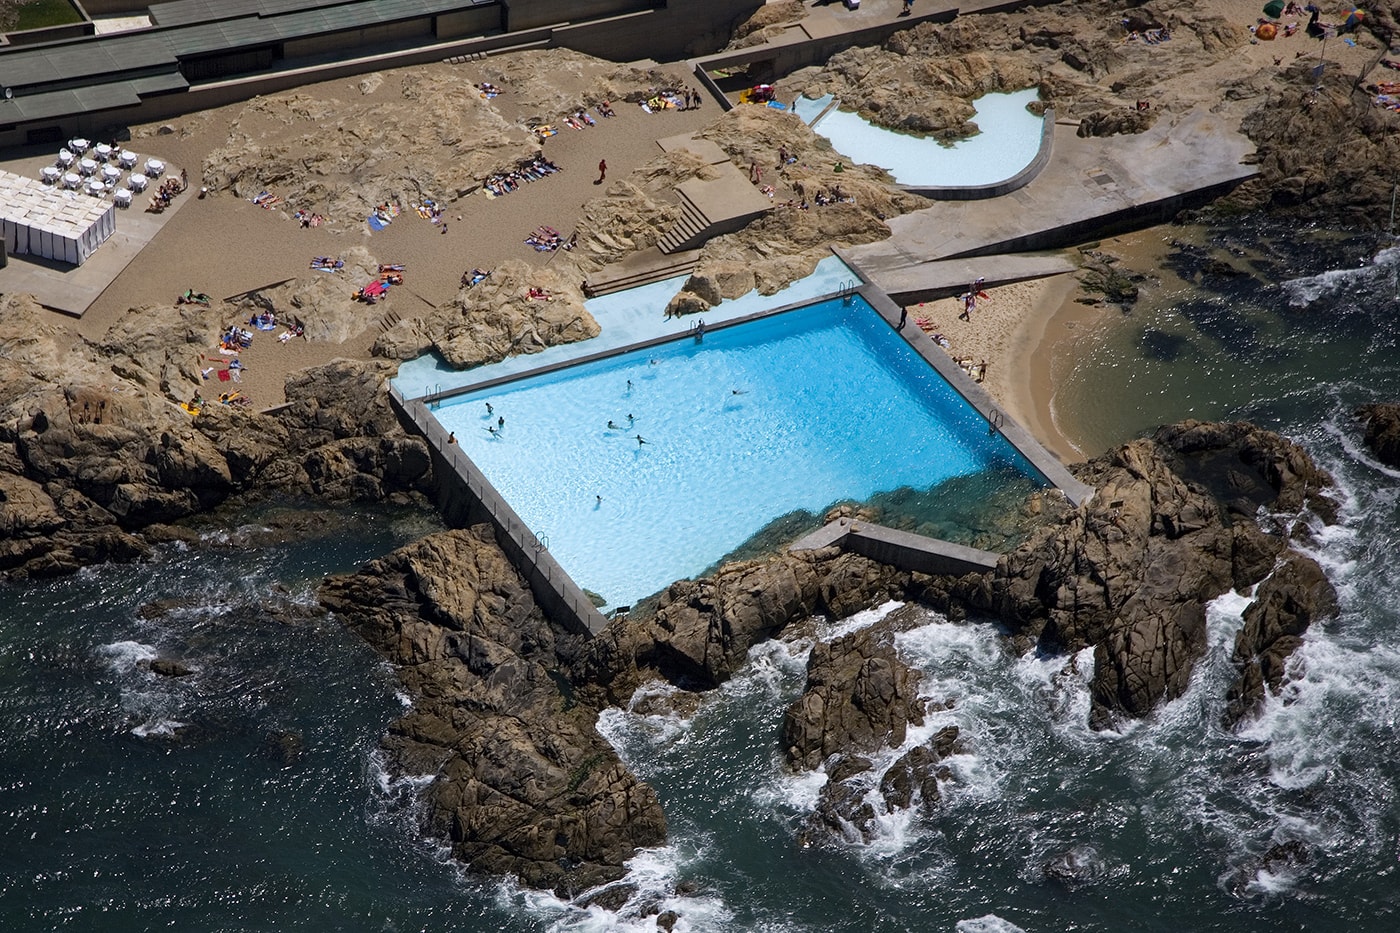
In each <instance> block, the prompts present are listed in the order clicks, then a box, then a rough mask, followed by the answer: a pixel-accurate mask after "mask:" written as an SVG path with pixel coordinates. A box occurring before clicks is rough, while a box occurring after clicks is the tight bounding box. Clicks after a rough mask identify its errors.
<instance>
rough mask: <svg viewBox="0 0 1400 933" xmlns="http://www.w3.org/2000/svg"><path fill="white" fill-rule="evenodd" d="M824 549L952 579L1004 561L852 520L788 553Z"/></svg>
mask: <svg viewBox="0 0 1400 933" xmlns="http://www.w3.org/2000/svg"><path fill="white" fill-rule="evenodd" d="M824 547H839V548H841V549H842V550H843V551H850V552H852V553H855V554H860V555H862V556H864V557H868V558H870V559H871V560H877V561H879V562H880V563H882V564H889V565H890V566H891V567H898V568H899V569H900V570H910V571H915V572H917V573H927V574H933V575H937V576H952V577H960V576H962V575H963V574H968V573H986V572H987V571H989V570H994V569H996V565H997V561H998V560H1000V558H1001V555H999V554H994V553H992V552H991V551H980V550H978V549H977V548H972V547H967V546H966V545H963V544H954V543H953V542H952V541H944V540H942V539H940V538H926V537H924V536H923V535H916V534H911V533H910V532H907V531H898V530H896V529H894V528H886V527H884V526H883V525H873V524H871V523H869V522H857V521H852V520H851V519H849V518H842V519H838V520H836V521H834V522H832V523H830V524H829V525H824V526H823V527H821V528H818V529H817V530H816V531H814V532H812V533H811V534H809V535H807V536H806V537H804V538H802V539H801V540H799V541H797V542H795V543H794V544H793V545H792V546H791V547H789V548H788V550H790V551H811V550H818V549H820V548H824Z"/></svg>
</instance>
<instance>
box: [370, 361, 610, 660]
mask: <svg viewBox="0 0 1400 933" xmlns="http://www.w3.org/2000/svg"><path fill="white" fill-rule="evenodd" d="M389 398H390V400H391V401H392V403H393V405H394V408H395V410H396V411H397V412H398V414H399V419H400V421H401V422H402V423H403V425H404V428H405V429H406V430H409V431H411V432H413V433H414V434H418V435H419V436H421V437H422V438H423V439H424V440H426V441H427V442H428V448H429V450H430V451H431V453H432V458H433V476H434V477H435V478H436V481H437V487H436V490H435V500H436V504H437V507H438V511H439V512H440V513H441V514H442V518H443V521H445V522H447V524H449V525H451V526H453V527H457V528H463V527H466V526H468V525H475V524H479V523H481V522H489V523H490V524H491V526H492V527H493V528H494V529H495V531H496V543H497V544H499V545H500V547H501V550H502V551H504V552H505V555H506V557H507V558H509V559H510V562H511V564H512V565H513V566H514V567H515V569H516V570H518V571H519V572H520V575H521V576H522V577H524V578H525V581H526V583H528V584H529V586H530V592H531V593H533V594H534V597H535V601H536V602H537V603H539V605H540V608H541V609H543V610H544V611H545V613H546V614H547V615H548V616H549V617H550V619H552V620H554V621H555V622H558V623H559V624H561V625H563V626H565V627H566V628H568V629H569V630H570V631H573V632H576V633H578V634H580V635H596V634H598V633H599V632H601V631H602V630H603V629H604V628H606V627H607V620H606V619H604V618H603V614H602V613H601V612H599V611H598V609H597V607H595V606H594V605H593V603H592V602H590V601H589V599H588V597H587V596H585V595H584V592H583V590H582V589H581V588H580V587H579V585H578V584H577V583H575V582H574V581H573V579H572V578H571V577H570V576H569V575H568V574H567V573H565V572H564V569H563V568H562V567H560V566H559V562H558V561H557V560H555V559H554V555H552V554H550V553H549V545H548V542H547V541H541V540H540V539H539V538H537V537H536V536H535V534H534V532H532V531H531V530H530V528H529V527H528V526H527V525H526V524H525V523H524V522H523V521H521V519H520V516H519V515H517V514H516V512H515V510H514V509H512V508H511V507H510V504H509V503H507V502H506V501H505V500H504V499H503V498H501V495H500V493H498V492H497V491H496V488H495V487H494V486H492V485H491V483H490V481H489V480H487V479H486V476H485V475H484V474H483V473H482V472H481V471H480V470H479V469H477V466H476V464H475V463H472V461H471V458H470V457H468V456H467V455H466V454H464V453H462V449H461V448H460V447H458V446H457V445H456V444H455V443H454V444H449V443H448V442H447V433H446V432H445V431H443V430H442V426H441V425H440V424H438V422H437V419H436V418H434V417H433V416H432V413H431V412H430V411H429V410H428V408H427V406H426V405H425V404H424V403H423V402H422V401H421V400H415V401H411V402H409V401H405V400H404V398H403V396H402V395H401V394H400V393H399V392H398V390H397V389H394V388H392V387H391V388H390V390H389Z"/></svg>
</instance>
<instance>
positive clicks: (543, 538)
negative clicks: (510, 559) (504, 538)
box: [530, 531, 549, 554]
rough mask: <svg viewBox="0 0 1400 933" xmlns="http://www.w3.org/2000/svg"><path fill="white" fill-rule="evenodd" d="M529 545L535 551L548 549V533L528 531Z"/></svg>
mask: <svg viewBox="0 0 1400 933" xmlns="http://www.w3.org/2000/svg"><path fill="white" fill-rule="evenodd" d="M530 546H531V547H533V548H534V549H535V553H536V554H538V553H539V552H540V551H547V550H549V535H542V534H540V533H539V532H535V531H532V532H530Z"/></svg>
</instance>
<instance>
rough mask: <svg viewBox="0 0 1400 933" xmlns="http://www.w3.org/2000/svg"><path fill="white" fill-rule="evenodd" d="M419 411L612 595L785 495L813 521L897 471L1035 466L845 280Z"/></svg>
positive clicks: (698, 569) (657, 584)
mask: <svg viewBox="0 0 1400 933" xmlns="http://www.w3.org/2000/svg"><path fill="white" fill-rule="evenodd" d="M433 415H434V417H436V418H437V420H438V421H439V422H440V423H441V424H442V427H443V429H444V430H448V431H452V432H454V433H455V434H456V436H457V443H458V444H459V445H460V446H461V449H462V451H463V452H464V453H466V454H467V455H468V456H469V457H471V458H472V460H473V461H474V462H475V463H476V464H477V466H478V467H480V468H481V471H482V472H483V473H484V474H485V475H486V477H487V478H488V479H489V480H490V481H491V483H492V484H493V485H494V486H495V487H496V489H497V490H498V491H499V492H500V493H501V495H502V496H503V497H504V498H505V499H506V501H507V502H509V503H510V504H511V506H512V508H514V509H515V511H516V512H517V513H518V514H519V515H520V517H521V519H522V520H523V521H524V522H525V523H526V525H528V526H529V527H530V528H531V530H533V531H534V533H535V535H536V536H537V537H538V538H540V540H542V541H547V542H548V546H549V549H550V552H551V553H552V554H553V555H554V556H555V557H556V558H557V559H558V560H559V563H560V565H561V566H563V568H564V569H565V570H566V571H567V572H568V573H569V574H570V575H571V576H572V577H573V578H574V580H575V581H577V582H578V584H579V585H580V586H583V587H586V588H588V589H590V590H592V591H594V592H596V593H598V594H600V595H601V596H603V597H604V598H605V599H606V600H607V601H608V603H609V604H611V605H628V604H631V603H634V602H636V601H637V600H639V599H641V598H643V597H645V596H649V595H651V594H653V593H656V592H658V591H659V590H661V589H664V588H665V587H666V586H667V585H669V584H670V583H671V582H672V581H674V580H678V579H682V578H686V577H692V576H696V575H699V574H700V573H702V572H703V571H704V570H705V569H706V568H707V567H709V566H711V565H712V564H714V563H715V562H716V561H718V560H719V559H720V558H722V557H723V556H724V555H725V554H728V553H730V552H732V551H733V550H735V549H736V548H738V547H739V546H740V545H742V544H743V543H744V542H745V541H747V540H748V539H749V538H751V537H752V536H753V535H754V534H755V533H757V532H758V531H759V530H760V529H762V528H763V527H764V526H765V525H767V524H768V523H769V522H771V521H774V520H776V519H778V518H780V517H782V516H785V515H789V514H791V513H793V512H796V511H799V510H800V511H805V512H808V513H812V514H813V516H814V520H813V521H812V522H811V523H810V524H811V525H812V526H813V527H815V526H816V524H818V523H819V522H820V516H821V514H822V513H823V512H824V511H825V510H826V509H828V508H829V507H830V506H832V505H833V504H835V503H837V502H839V501H843V500H855V501H864V500H867V499H869V498H871V497H872V496H874V495H876V494H877V493H889V492H892V491H894V490H897V489H900V488H903V487H907V488H909V489H914V490H925V491H926V490H930V489H933V488H934V487H937V486H938V485H939V484H942V483H944V482H945V481H947V480H950V479H953V478H956V477H964V476H969V475H971V474H978V473H987V472H991V473H995V474H996V475H997V476H998V477H1003V478H1004V479H1005V481H1008V482H1016V481H1018V480H1019V481H1020V482H1022V483H1028V482H1031V481H1032V480H1031V479H1030V477H1034V481H1035V482H1043V480H1042V479H1041V477H1040V476H1039V474H1037V473H1035V471H1034V470H1033V469H1032V468H1031V467H1030V465H1029V464H1028V463H1027V462H1026V461H1025V459H1024V458H1023V457H1021V455H1020V454H1019V453H1018V452H1017V451H1016V450H1015V448H1013V447H1012V446H1011V445H1010V444H1008V443H1007V442H1006V440H1005V438H1003V437H1002V436H1001V435H1000V434H989V432H988V430H987V426H986V422H985V420H983V418H982V417H981V416H980V415H979V414H978V413H977V412H976V410H974V409H973V408H972V407H971V406H969V405H968V404H967V403H966V402H965V401H964V400H963V398H962V397H961V396H960V395H958V394H957V392H955V391H954V390H953V389H952V387H951V386H949V385H948V383H947V382H946V381H945V380H944V379H943V377H941V376H940V375H939V374H938V372H937V371H936V370H934V369H933V368H932V367H931V366H929V365H928V363H927V362H925V361H924V360H923V358H922V357H920V356H919V355H918V353H916V352H915V351H914V350H913V349H911V348H910V347H909V345H908V344H907V343H906V342H905V341H904V340H903V339H901V338H900V337H899V336H898V335H897V334H896V333H895V332H894V331H893V330H892V329H891V328H890V326H889V325H888V324H886V323H885V322H884V320H883V319H882V318H881V317H880V316H879V315H878V314H876V313H875V311H874V310H873V309H872V308H871V307H870V306H869V305H868V304H866V302H865V301H864V300H863V299H861V298H860V296H854V298H853V299H852V300H851V301H850V302H849V303H848V302H846V301H843V300H842V299H829V300H827V301H825V302H821V303H818V304H814V305H809V306H807V307H805V308H799V309H796V310H793V311H788V312H785V313H783V314H780V315H774V316H772V317H767V318H763V319H760V320H756V321H751V322H749V323H746V324H742V325H738V326H735V327H730V328H725V329H722V330H715V331H711V332H710V333H708V334H707V335H706V336H705V339H704V340H703V341H702V342H699V343H697V342H696V341H694V340H690V339H683V340H678V341H674V342H672V343H668V344H665V345H662V346H658V347H652V348H649V349H646V350H638V351H634V352H632V353H627V354H622V355H620V356H616V357H610V358H608V359H604V360H599V361H597V362H593V363H588V364H584V365H580V366H577V367H572V368H569V369H564V370H559V371H557V372H554V373H548V374H544V375H540V376H533V377H529V378H527V379H522V380H519V381H516V382H511V383H506V384H504V385H500V386H497V387H494V388H490V389H482V390H479V391H476V392H472V393H468V394H466V395H461V396H457V397H454V398H453V399H451V400H450V401H448V402H445V403H444V404H443V405H442V406H441V407H440V408H436V409H434V411H433ZM501 419H504V424H503V425H502V424H501V423H500V422H501ZM639 438H640V440H639ZM978 494H979V495H980V494H981V491H980V490H979V493H978ZM946 497H947V498H948V499H952V498H953V495H952V493H951V492H949V493H947V495H946ZM950 504H951V503H950ZM794 537H795V535H794Z"/></svg>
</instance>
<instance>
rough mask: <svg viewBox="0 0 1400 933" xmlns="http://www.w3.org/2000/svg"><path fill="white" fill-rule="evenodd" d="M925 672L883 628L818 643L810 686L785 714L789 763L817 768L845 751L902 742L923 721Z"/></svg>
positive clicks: (810, 664) (809, 666) (812, 658)
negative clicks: (897, 649) (904, 655)
mask: <svg viewBox="0 0 1400 933" xmlns="http://www.w3.org/2000/svg"><path fill="white" fill-rule="evenodd" d="M919 677H920V675H919V672H918V671H916V670H914V669H912V668H910V667H909V666H908V665H906V664H904V662H902V661H900V660H899V658H898V657H897V656H896V655H895V653H894V647H893V645H892V644H891V643H890V640H889V638H888V636H887V635H886V634H884V633H878V632H874V631H872V630H870V629H862V630H861V631H858V632H853V633H852V634H850V635H846V636H843V637H841V638H838V639H836V640H835V641H832V642H830V643H826V642H818V643H817V645H816V646H815V647H814V648H813V649H812V653H811V655H810V656H809V657H808V659H807V686H806V688H805V690H804V691H803V694H802V696H801V697H800V698H798V700H797V701H796V702H794V703H793V704H792V705H791V706H790V707H788V710H787V712H786V713H785V714H784V716H783V737H782V747H783V755H784V757H785V758H786V759H787V763H788V765H789V766H791V767H793V768H797V769H799V770H803V771H811V770H812V769H814V768H816V767H818V766H819V765H821V763H822V762H824V761H826V760H827V759H828V758H829V757H831V756H832V755H834V754H836V753H838V752H842V753H850V752H857V753H869V752H874V751H877V750H878V749H880V748H882V747H885V746H888V747H890V748H897V747H899V746H900V745H902V744H903V743H904V737H905V732H906V731H907V729H908V727H909V726H910V725H915V726H919V725H923V722H924V715H923V701H922V700H921V699H920V698H919Z"/></svg>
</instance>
